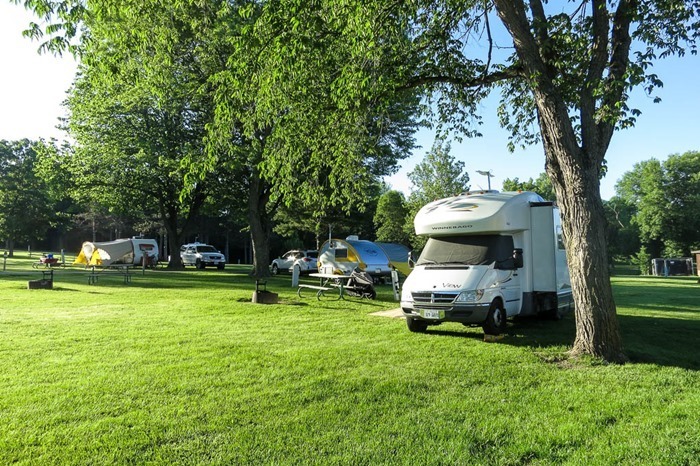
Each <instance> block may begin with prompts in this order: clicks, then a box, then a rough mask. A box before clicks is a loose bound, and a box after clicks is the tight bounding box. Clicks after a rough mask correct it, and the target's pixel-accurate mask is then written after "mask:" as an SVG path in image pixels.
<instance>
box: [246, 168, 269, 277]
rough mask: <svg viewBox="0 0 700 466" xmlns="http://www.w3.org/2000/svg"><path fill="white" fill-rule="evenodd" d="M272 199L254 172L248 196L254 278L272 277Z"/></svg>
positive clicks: (251, 176) (257, 174)
mask: <svg viewBox="0 0 700 466" xmlns="http://www.w3.org/2000/svg"><path fill="white" fill-rule="evenodd" d="M269 199H270V195H269V192H268V190H267V189H266V186H265V182H264V181H263V180H261V179H260V175H259V173H257V171H255V170H253V173H251V175H250V183H249V196H248V222H249V223H250V237H251V241H252V243H253V272H252V274H253V276H254V277H257V278H264V277H268V276H270V232H271V226H270V218H269V215H268V213H267V203H268V201H269Z"/></svg>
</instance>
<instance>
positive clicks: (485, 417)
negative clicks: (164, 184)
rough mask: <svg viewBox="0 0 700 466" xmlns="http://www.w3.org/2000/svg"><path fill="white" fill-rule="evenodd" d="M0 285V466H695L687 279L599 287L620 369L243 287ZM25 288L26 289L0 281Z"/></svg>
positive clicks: (691, 304)
mask: <svg viewBox="0 0 700 466" xmlns="http://www.w3.org/2000/svg"><path fill="white" fill-rule="evenodd" d="M30 263H31V260H30V259H28V258H24V257H20V258H17V259H12V260H10V259H8V263H7V271H6V272H2V273H0V367H1V368H2V370H1V371H0V464H27V465H35V464H80V465H83V464H144V463H150V464H256V465H257V464H285V465H286V464H304V465H305V464H323V465H328V464H352V465H365V464H366V465H374V464H407V465H408V464H410V465H418V464H485V465H486V464H488V465H492V464H503V465H506V464H508V465H518V464H523V465H525V464H586V465H588V464H605V465H608V464H659V465H673V464H676V465H691V464H699V458H700V375H699V374H698V370H699V369H700V356H699V355H698V351H700V285H699V284H697V283H696V282H697V278H694V277H689V278H656V277H655V278H648V277H633V276H618V277H615V278H614V282H613V283H614V286H615V293H616V300H617V304H618V312H619V314H620V323H621V326H622V331H623V334H624V341H625V345H626V349H627V352H628V354H629V356H630V357H631V359H632V363H630V364H627V365H623V366H613V365H605V364H601V363H600V362H597V361H594V360H584V361H581V360H577V361H571V360H568V359H567V358H566V351H567V349H568V346H569V345H570V344H571V342H572V341H573V336H574V321H573V316H567V317H566V318H565V319H563V320H562V321H560V322H551V321H543V320H535V319H530V320H521V321H517V322H514V323H509V327H508V334H507V336H506V337H505V338H504V339H503V340H501V341H500V342H497V343H485V342H483V341H482V339H483V335H482V332H481V329H480V328H467V327H463V326H461V325H458V324H448V325H443V326H440V327H435V328H431V329H430V330H429V331H428V332H427V333H426V334H412V333H409V332H408V330H407V329H406V325H405V323H404V321H403V320H402V319H391V318H386V317H377V316H373V315H371V314H372V313H373V312H376V311H380V310H386V309H392V308H395V307H397V303H396V302H394V301H393V298H392V293H391V290H390V287H388V286H383V287H380V289H379V297H378V299H377V300H376V301H366V300H365V301H361V300H358V299H352V300H348V301H331V300H325V301H321V302H319V301H317V300H316V299H315V297H312V296H311V294H310V293H309V294H308V295H307V296H305V297H304V298H301V299H300V298H299V297H297V295H296V292H295V291H296V290H295V289H293V288H291V286H290V283H291V279H290V277H289V276H281V277H276V278H274V279H271V280H270V281H269V282H268V285H267V287H268V290H271V291H274V292H277V293H279V295H280V304H278V305H260V304H251V303H250V299H251V296H252V291H253V289H254V283H253V281H252V280H251V279H250V278H249V277H248V276H247V275H246V270H245V269H243V268H240V267H239V268H236V267H233V268H229V269H227V270H226V271H223V272H221V271H216V270H209V269H207V270H203V271H196V270H192V269H188V270H187V271H184V272H169V271H165V270H155V271H150V270H149V271H146V273H145V275H142V274H141V272H140V271H137V273H136V275H134V278H133V280H132V283H131V284H128V285H124V283H123V280H122V279H121V277H119V276H116V275H114V276H107V275H103V276H102V277H101V278H100V281H99V284H98V285H93V286H89V285H88V284H87V278H86V273H85V272H84V271H82V270H79V269H75V270H74V269H72V268H67V269H65V270H59V271H57V272H56V274H55V283H54V289H53V290H27V289H26V288H27V280H29V279H34V278H37V276H38V275H40V274H38V273H37V272H36V271H35V270H33V269H31V267H30V266H29V265H30ZM30 272H31V273H33V276H29V275H20V273H30Z"/></svg>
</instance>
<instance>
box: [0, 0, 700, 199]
mask: <svg viewBox="0 0 700 466" xmlns="http://www.w3.org/2000/svg"><path fill="white" fill-rule="evenodd" d="M32 19H33V17H32V15H31V14H30V13H28V12H26V11H25V10H24V8H23V7H21V6H17V5H14V4H11V3H9V2H7V1H3V0H0V63H2V70H3V71H2V72H0V139H6V140H15V139H21V138H29V139H38V138H45V139H48V138H51V137H55V138H58V139H64V138H65V137H66V136H65V134H64V133H62V132H61V131H59V130H58V129H56V125H57V123H58V118H59V117H61V116H63V115H64V111H63V109H62V107H61V102H62V101H63V100H64V98H65V92H66V90H67V89H68V88H69V86H70V84H71V82H72V80H73V76H74V74H75V69H76V63H75V61H74V60H73V58H72V57H71V56H69V55H66V56H64V57H53V56H50V55H39V54H38V53H37V48H38V44H37V43H36V42H31V41H30V40H29V39H26V38H24V37H22V30H24V29H25V28H26V27H27V25H28V24H29V22H30V21H32ZM655 72H656V73H657V74H658V75H659V77H660V78H661V79H662V81H663V82H664V84H665V86H664V88H663V89H661V90H660V91H659V92H658V95H659V96H660V97H661V99H662V102H661V103H660V104H653V103H652V102H651V99H650V98H648V97H646V96H645V95H644V94H642V93H635V94H634V100H633V101H632V102H631V106H632V107H635V108H639V109H640V110H642V112H643V114H642V116H641V117H639V119H638V122H637V126H636V127H635V128H633V129H631V130H626V131H622V132H618V133H617V134H615V136H613V140H612V144H611V147H610V149H609V151H608V155H607V160H608V168H609V170H608V175H607V176H606V177H605V178H604V179H603V180H602V183H601V193H602V195H603V198H604V199H609V198H610V197H611V196H613V195H614V186H615V182H616V181H617V180H618V179H619V178H620V177H621V176H622V175H623V174H624V173H625V172H627V171H629V170H631V169H632V167H633V165H634V164H635V163H636V162H640V161H642V160H648V159H650V158H652V157H655V158H657V159H661V160H663V159H664V158H665V157H667V156H668V155H669V154H674V153H683V152H686V151H689V150H700V131H699V130H700V86H699V85H698V84H697V79H698V77H699V76H700V58H699V57H697V56H687V57H685V58H683V59H670V60H666V61H661V62H659V63H658V64H657V65H656V67H655ZM497 97H498V96H493V98H491V99H489V100H488V101H486V102H484V104H483V106H482V108H483V111H482V116H483V118H484V124H483V126H482V127H481V132H482V133H483V134H484V137H482V138H477V139H466V140H464V141H463V142H462V143H457V142H453V144H452V155H453V156H454V157H455V158H457V159H458V160H462V161H464V162H465V165H466V170H467V172H468V173H469V175H470V177H471V185H472V189H478V188H483V189H485V188H486V187H487V179H486V176H483V175H479V174H478V173H476V170H491V172H492V173H493V175H494V177H493V178H492V179H491V187H492V189H501V183H502V182H503V180H504V179H506V178H515V177H518V178H519V179H521V180H527V179H528V178H537V176H538V175H539V174H540V173H541V172H542V171H544V155H543V154H542V148H541V147H532V148H529V149H527V150H524V151H523V150H517V151H516V152H515V153H513V154H511V153H509V152H508V150H507V149H506V144H507V141H508V134H507V132H506V131H505V130H503V129H501V128H500V127H499V125H498V120H497V118H496V105H497V103H498V99H497ZM418 143H419V144H420V145H421V146H422V148H421V149H418V150H416V151H415V152H414V155H413V156H412V157H411V158H410V159H407V160H404V161H403V162H402V169H401V170H400V171H399V172H398V173H397V174H396V175H394V176H391V177H389V178H387V181H388V182H389V183H390V184H391V185H392V187H393V188H394V189H398V190H401V191H404V192H405V193H408V192H409V191H410V183H409V181H408V178H407V174H408V173H409V172H410V171H411V170H412V169H413V167H414V166H415V164H416V163H418V162H420V161H421V160H422V158H423V156H424V155H425V154H426V152H427V151H428V150H429V149H430V147H431V146H432V143H433V133H432V132H431V131H427V130H423V131H421V132H419V134H418Z"/></svg>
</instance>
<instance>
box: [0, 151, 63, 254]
mask: <svg viewBox="0 0 700 466" xmlns="http://www.w3.org/2000/svg"><path fill="white" fill-rule="evenodd" d="M35 145H36V143H35V142H31V141H29V140H27V139H24V140H21V141H3V140H0V239H4V240H5V247H6V248H7V249H8V252H9V255H10V256H12V255H13V254H14V247H15V244H16V243H17V242H18V241H26V242H28V243H29V244H31V243H32V242H33V241H35V240H37V239H39V238H42V237H43V236H44V234H45V233H46V230H47V229H48V228H49V222H50V221H51V218H52V216H51V214H52V212H53V205H52V203H51V199H50V197H49V196H48V190H47V188H46V184H45V183H44V181H43V180H42V179H41V178H40V177H39V176H38V175H37V171H36V169H35V166H36V163H37V160H38V155H37V152H36V150H35Z"/></svg>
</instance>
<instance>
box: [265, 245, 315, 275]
mask: <svg viewBox="0 0 700 466" xmlns="http://www.w3.org/2000/svg"><path fill="white" fill-rule="evenodd" d="M295 265H298V266H299V272H301V273H311V272H316V271H318V251H303V250H301V249H293V250H291V251H287V252H285V253H284V254H283V255H282V257H279V258H277V259H275V260H273V261H272V264H271V265H270V270H271V271H272V275H277V274H278V273H281V272H291V271H292V270H293V269H294V266H295Z"/></svg>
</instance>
